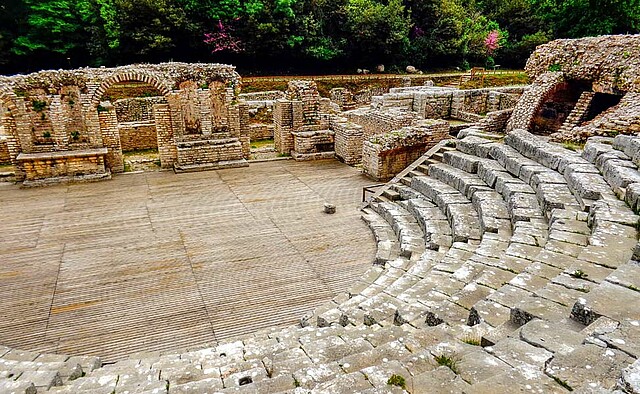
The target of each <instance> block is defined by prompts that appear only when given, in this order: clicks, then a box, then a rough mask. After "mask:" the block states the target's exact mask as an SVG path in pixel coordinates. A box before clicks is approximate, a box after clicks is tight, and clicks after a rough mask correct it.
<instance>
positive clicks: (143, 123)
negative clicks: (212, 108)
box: [91, 72, 172, 172]
mask: <svg viewBox="0 0 640 394" xmlns="http://www.w3.org/2000/svg"><path fill="white" fill-rule="evenodd" d="M169 92H170V90H169V88H168V87H167V86H165V85H164V84H163V83H162V82H160V81H159V80H158V79H157V78H155V77H154V76H153V75H150V74H146V73H131V72H127V73H117V74H115V75H113V76H111V77H109V78H108V79H107V80H105V81H104V82H103V83H102V84H101V85H100V87H99V88H98V89H97V90H96V92H95V93H94V95H93V97H92V99H91V103H92V106H94V107H95V111H96V112H97V114H98V121H99V124H100V132H101V135H102V138H103V143H104V145H105V146H106V147H107V149H108V154H107V165H108V167H109V168H110V170H111V171H112V172H127V171H136V170H140V169H143V170H145V169H146V170H154V169H160V168H161V167H171V165H172V161H171V160H167V158H166V155H165V156H164V157H163V155H160V154H159V150H161V149H163V148H166V147H165V146H163V145H165V144H167V139H166V138H162V137H161V136H160V135H159V134H158V127H157V122H158V117H157V116H156V113H155V112H156V107H157V106H158V105H164V106H166V105H167V99H166V96H167V94H168V93H169ZM164 150H167V149H164ZM163 161H165V163H163Z"/></svg>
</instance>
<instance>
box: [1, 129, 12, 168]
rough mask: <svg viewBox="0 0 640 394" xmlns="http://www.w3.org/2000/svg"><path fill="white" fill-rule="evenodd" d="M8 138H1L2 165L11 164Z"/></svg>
mask: <svg viewBox="0 0 640 394" xmlns="http://www.w3.org/2000/svg"><path fill="white" fill-rule="evenodd" d="M7 141H8V138H7V137H4V136H0V164H10V163H11V154H10V153H9V145H8V144H7Z"/></svg>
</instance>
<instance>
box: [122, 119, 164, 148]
mask: <svg viewBox="0 0 640 394" xmlns="http://www.w3.org/2000/svg"><path fill="white" fill-rule="evenodd" d="M118 134H119V135H120V146H121V148H122V151H123V152H127V151H132V150H141V149H157V148H158V135H157V132H156V125H155V121H154V122H153V123H148V122H147V123H135V122H129V123H120V124H118Z"/></svg>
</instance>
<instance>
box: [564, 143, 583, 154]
mask: <svg viewBox="0 0 640 394" xmlns="http://www.w3.org/2000/svg"><path fill="white" fill-rule="evenodd" d="M562 147H563V148H565V149H569V150H570V151H573V152H578V151H581V150H583V149H584V144H581V143H577V142H571V141H566V142H563V143H562Z"/></svg>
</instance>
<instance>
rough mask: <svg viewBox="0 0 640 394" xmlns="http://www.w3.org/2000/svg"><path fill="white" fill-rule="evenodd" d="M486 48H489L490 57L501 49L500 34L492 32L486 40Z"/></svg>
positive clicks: (495, 31) (496, 31)
mask: <svg viewBox="0 0 640 394" xmlns="http://www.w3.org/2000/svg"><path fill="white" fill-rule="evenodd" d="M484 46H485V48H487V52H488V53H489V55H492V54H493V52H494V51H495V50H496V49H498V48H500V32H499V31H498V30H491V31H490V32H489V34H487V38H485V40H484Z"/></svg>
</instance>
